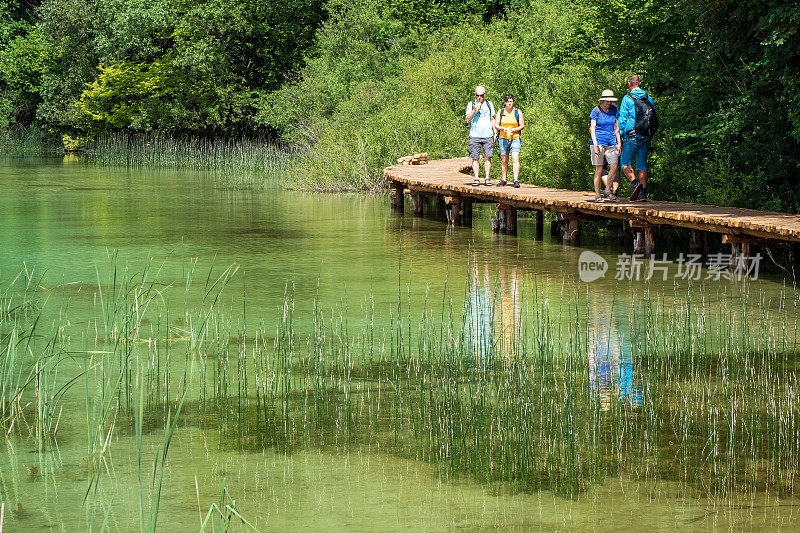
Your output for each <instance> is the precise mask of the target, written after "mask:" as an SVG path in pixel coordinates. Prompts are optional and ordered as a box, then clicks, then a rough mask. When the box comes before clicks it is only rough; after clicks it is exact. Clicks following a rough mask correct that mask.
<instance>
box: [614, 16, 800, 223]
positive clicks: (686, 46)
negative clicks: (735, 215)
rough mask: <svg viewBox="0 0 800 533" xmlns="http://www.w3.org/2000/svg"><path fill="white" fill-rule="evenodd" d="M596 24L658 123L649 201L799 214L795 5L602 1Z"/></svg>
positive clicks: (799, 49)
mask: <svg viewBox="0 0 800 533" xmlns="http://www.w3.org/2000/svg"><path fill="white" fill-rule="evenodd" d="M598 16H599V19H600V21H601V26H602V27H603V28H604V31H606V32H612V31H613V32H615V33H616V34H617V35H619V37H620V38H619V39H614V40H610V41H609V50H610V56H611V64H612V65H615V66H617V67H618V68H624V69H631V70H634V71H636V72H637V73H639V74H640V75H642V78H643V85H644V87H645V89H647V90H648V91H650V92H651V93H652V95H653V96H654V98H655V100H656V105H657V106H658V109H659V114H660V116H661V117H662V127H661V134H660V136H659V137H660V138H659V139H657V141H656V143H655V145H656V148H657V150H658V151H657V153H656V155H655V157H654V162H655V164H654V165H653V187H651V190H654V191H655V194H656V197H659V198H669V199H676V200H685V201H700V202H708V203H715V204H722V205H740V206H745V207H757V208H764V209H776V210H788V211H795V212H796V211H798V209H800V184H798V183H797V179H796V176H797V173H798V170H800V158H798V157H797V154H798V153H800V145H799V141H800V128H798V126H800V122H799V121H798V118H800V114H798V111H799V110H800V89H798V83H797V82H798V81H800V78H798V67H799V66H800V63H799V62H798V57H799V56H800V34H798V30H797V28H798V22H800V5H798V3H797V2H790V3H771V2H763V1H758V0H756V1H746V2H733V1H728V0H724V1H720V2H714V3H712V4H707V3H704V2H699V1H692V2H685V3H681V4H679V5H678V6H676V5H675V2H669V1H666V0H655V1H651V2H634V1H629V0H606V1H603V2H601V3H600V4H599V9H598ZM631 43H636V45H635V46H631Z"/></svg>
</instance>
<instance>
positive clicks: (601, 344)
mask: <svg viewBox="0 0 800 533" xmlns="http://www.w3.org/2000/svg"><path fill="white" fill-rule="evenodd" d="M625 338H626V335H622V334H621V333H620V331H619V328H618V326H617V324H616V323H615V322H614V321H613V320H610V319H607V318H602V319H598V320H596V321H595V322H594V330H593V331H592V333H591V340H590V342H589V387H590V389H591V390H592V391H593V393H594V395H595V397H596V398H599V400H600V406H601V408H602V409H603V410H608V409H609V408H610V407H611V402H612V401H623V402H628V403H629V404H631V405H633V406H639V405H641V403H642V393H641V391H640V390H639V388H638V386H637V385H636V384H635V382H634V365H633V354H632V351H631V347H630V344H628V343H627V342H624V340H625Z"/></svg>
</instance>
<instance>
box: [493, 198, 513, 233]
mask: <svg viewBox="0 0 800 533" xmlns="http://www.w3.org/2000/svg"><path fill="white" fill-rule="evenodd" d="M497 212H498V213H499V214H500V228H499V230H500V231H502V232H503V233H507V234H509V235H516V234H517V210H516V208H514V207H511V206H508V205H503V204H500V205H498V206H497Z"/></svg>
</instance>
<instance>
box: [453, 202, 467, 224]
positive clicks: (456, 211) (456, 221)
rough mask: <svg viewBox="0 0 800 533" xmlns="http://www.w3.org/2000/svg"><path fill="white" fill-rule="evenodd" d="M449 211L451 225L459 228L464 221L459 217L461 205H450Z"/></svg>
mask: <svg viewBox="0 0 800 533" xmlns="http://www.w3.org/2000/svg"><path fill="white" fill-rule="evenodd" d="M450 211H451V212H452V213H453V225H454V226H460V225H461V224H462V223H463V221H464V219H463V217H462V216H461V215H462V212H461V204H450Z"/></svg>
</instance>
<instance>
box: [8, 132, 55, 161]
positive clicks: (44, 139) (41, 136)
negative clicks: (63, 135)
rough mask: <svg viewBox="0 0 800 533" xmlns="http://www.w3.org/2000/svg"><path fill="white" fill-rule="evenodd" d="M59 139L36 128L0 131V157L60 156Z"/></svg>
mask: <svg viewBox="0 0 800 533" xmlns="http://www.w3.org/2000/svg"><path fill="white" fill-rule="evenodd" d="M63 151H64V147H63V145H62V144H61V141H60V139H59V138H58V137H57V136H54V135H53V134H51V133H48V132H44V131H41V130H38V129H36V128H11V129H0V156H15V157H22V156H41V155H47V154H61V153H63Z"/></svg>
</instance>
